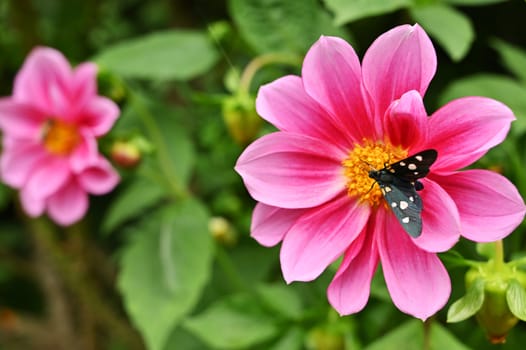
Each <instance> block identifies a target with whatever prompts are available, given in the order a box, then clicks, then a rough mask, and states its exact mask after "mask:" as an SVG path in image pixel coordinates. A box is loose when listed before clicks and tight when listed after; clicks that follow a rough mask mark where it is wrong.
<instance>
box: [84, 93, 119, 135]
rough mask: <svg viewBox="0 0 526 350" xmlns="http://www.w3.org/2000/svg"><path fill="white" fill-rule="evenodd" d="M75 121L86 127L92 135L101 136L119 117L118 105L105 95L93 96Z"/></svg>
mask: <svg viewBox="0 0 526 350" xmlns="http://www.w3.org/2000/svg"><path fill="white" fill-rule="evenodd" d="M79 113H80V116H79V117H78V118H77V123H78V124H80V125H81V127H83V128H88V129H89V130H90V132H91V133H92V134H93V135H94V136H102V135H104V134H106V133H108V131H110V129H111V127H112V126H113V124H115V121H116V120H117V118H118V117H119V113H120V110H119V107H118V106H117V105H116V104H115V103H114V102H113V101H112V100H110V99H108V98H106V97H100V96H97V97H94V98H92V99H91V100H90V102H88V103H87V104H86V105H85V106H84V108H83V109H82V110H81V111H80V112H79Z"/></svg>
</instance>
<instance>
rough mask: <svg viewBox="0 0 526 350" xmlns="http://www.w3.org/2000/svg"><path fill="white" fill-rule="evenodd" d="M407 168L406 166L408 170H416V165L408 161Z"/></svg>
mask: <svg viewBox="0 0 526 350" xmlns="http://www.w3.org/2000/svg"><path fill="white" fill-rule="evenodd" d="M407 168H408V169H409V170H416V165H414V164H413V163H410V164H409V165H408V166H407Z"/></svg>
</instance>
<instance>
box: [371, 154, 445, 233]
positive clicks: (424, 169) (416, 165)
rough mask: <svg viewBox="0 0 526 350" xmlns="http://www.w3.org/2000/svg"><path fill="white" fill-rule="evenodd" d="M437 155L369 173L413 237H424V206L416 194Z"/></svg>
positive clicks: (425, 156) (388, 166)
mask: <svg viewBox="0 0 526 350" xmlns="http://www.w3.org/2000/svg"><path fill="white" fill-rule="evenodd" d="M437 157H438V153H437V151H436V150H434V149H428V150H425V151H421V152H418V153H416V154H414V155H412V156H410V157H407V158H405V159H402V160H401V161H399V162H396V163H393V164H386V165H385V166H384V168H383V169H380V170H374V169H373V170H370V171H369V177H370V178H372V179H373V180H375V181H376V183H377V184H378V186H380V190H381V191H382V194H383V196H384V198H385V201H386V202H387V204H388V206H389V207H390V208H391V210H392V211H393V213H394V214H395V216H396V219H397V220H398V222H399V223H400V224H401V225H402V227H403V228H404V230H405V231H406V232H407V233H408V234H409V235H410V236H411V237H413V238H417V237H419V236H420V235H421V234H422V215H421V214H422V210H423V208H424V205H423V203H422V198H420V196H419V195H418V193H417V191H421V190H422V189H423V188H424V185H423V184H422V183H421V182H420V181H418V179H421V178H423V177H425V176H426V175H427V174H428V173H429V168H430V167H431V165H432V164H433V163H434V162H435V160H436V159H437Z"/></svg>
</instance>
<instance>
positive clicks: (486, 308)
mask: <svg viewBox="0 0 526 350" xmlns="http://www.w3.org/2000/svg"><path fill="white" fill-rule="evenodd" d="M507 289H508V283H507V282H504V281H493V283H487V284H486V287H485V289H484V303H483V304H482V307H481V308H480V310H479V311H478V312H477V315H476V318H477V321H478V322H479V324H480V325H481V326H482V328H483V329H484V330H485V331H486V335H487V336H488V339H489V341H490V342H491V343H493V344H500V343H504V342H505V341H506V336H507V335H508V332H509V331H510V330H511V329H512V328H513V327H514V326H515V325H516V324H517V322H518V321H519V319H518V318H517V317H515V315H513V314H512V313H511V311H510V309H509V307H508V302H507V299H506V292H507Z"/></svg>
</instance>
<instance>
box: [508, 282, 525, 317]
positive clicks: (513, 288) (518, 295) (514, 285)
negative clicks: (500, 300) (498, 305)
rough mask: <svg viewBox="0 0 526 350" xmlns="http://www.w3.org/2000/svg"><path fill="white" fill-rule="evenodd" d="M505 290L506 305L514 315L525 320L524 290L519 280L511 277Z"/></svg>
mask: <svg viewBox="0 0 526 350" xmlns="http://www.w3.org/2000/svg"><path fill="white" fill-rule="evenodd" d="M509 283H510V285H509V286H508V290H507V291H506V301H507V302H508V307H509V308H510V311H511V313H512V314H513V315H515V317H517V318H518V319H520V320H522V321H526V290H524V287H523V286H522V285H521V284H520V282H519V281H517V280H515V279H512V280H510V282H509Z"/></svg>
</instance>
